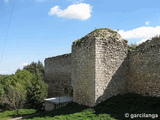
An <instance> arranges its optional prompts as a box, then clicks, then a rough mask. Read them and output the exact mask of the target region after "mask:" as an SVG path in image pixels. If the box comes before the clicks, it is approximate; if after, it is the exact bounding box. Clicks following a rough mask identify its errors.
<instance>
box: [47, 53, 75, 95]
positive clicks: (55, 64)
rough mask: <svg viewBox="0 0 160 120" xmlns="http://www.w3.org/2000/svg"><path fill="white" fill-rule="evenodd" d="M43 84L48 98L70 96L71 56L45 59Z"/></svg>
mask: <svg viewBox="0 0 160 120" xmlns="http://www.w3.org/2000/svg"><path fill="white" fill-rule="evenodd" d="M45 82H46V83H47V84H48V97H59V96H65V95H68V96H70V95H72V87H71V54H65V55H61V56H56V57H51V58H47V59H45Z"/></svg>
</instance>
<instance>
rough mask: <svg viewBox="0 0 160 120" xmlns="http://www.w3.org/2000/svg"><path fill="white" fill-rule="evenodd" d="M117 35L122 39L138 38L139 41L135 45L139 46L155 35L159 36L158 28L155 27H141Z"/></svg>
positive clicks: (121, 31) (159, 27) (122, 31)
mask: <svg viewBox="0 0 160 120" xmlns="http://www.w3.org/2000/svg"><path fill="white" fill-rule="evenodd" d="M118 33H119V34H120V35H121V36H122V37H123V38H124V39H133V38H139V39H141V40H140V41H139V42H137V44H141V43H142V42H145V41H146V40H148V39H150V38H152V37H154V36H156V35H160V26H156V27H146V26H143V27H139V28H136V29H133V30H129V31H124V30H120V31H119V32H118Z"/></svg>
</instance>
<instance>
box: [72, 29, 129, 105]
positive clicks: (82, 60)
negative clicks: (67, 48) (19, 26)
mask: <svg viewBox="0 0 160 120" xmlns="http://www.w3.org/2000/svg"><path fill="white" fill-rule="evenodd" d="M127 51H128V50H127V43H125V41H124V40H123V39H122V38H121V36H120V35H119V34H118V33H117V32H115V31H112V30H110V29H98V30H95V31H93V32H91V33H89V34H88V35H86V36H85V37H83V38H81V39H79V40H78V41H75V42H74V43H73V46H72V86H73V101H74V102H78V103H80V104H83V105H88V106H94V105H96V104H98V103H100V102H101V101H104V100H106V99H107V98H109V97H112V96H114V95H117V94H123V93H124V92H125V88H126V80H127V70H128V69H127V60H126V57H127Z"/></svg>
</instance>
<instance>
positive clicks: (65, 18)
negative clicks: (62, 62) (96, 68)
mask: <svg viewBox="0 0 160 120" xmlns="http://www.w3.org/2000/svg"><path fill="white" fill-rule="evenodd" d="M98 28H111V29H113V30H118V32H119V34H120V35H121V36H122V37H123V38H124V39H126V40H128V43H129V44H140V43H141V42H144V41H145V40H147V39H150V38H151V37H153V36H155V35H159V34H160V1H159V0H98V1H97V0H0V74H14V73H15V71H16V70H17V69H19V68H20V69H21V68H23V66H25V65H27V64H30V63H31V62H33V61H34V62H37V61H38V60H40V61H41V62H43V63H44V60H45V58H48V57H52V56H57V55H61V54H66V53H70V52H71V45H72V42H73V41H75V40H77V39H79V38H81V37H83V36H85V35H86V34H88V33H89V32H91V31H93V30H95V29H98Z"/></svg>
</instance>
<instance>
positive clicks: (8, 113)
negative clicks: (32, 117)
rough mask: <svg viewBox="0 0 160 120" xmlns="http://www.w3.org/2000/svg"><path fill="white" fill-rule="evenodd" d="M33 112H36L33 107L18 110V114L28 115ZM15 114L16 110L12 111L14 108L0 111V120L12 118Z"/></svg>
mask: <svg viewBox="0 0 160 120" xmlns="http://www.w3.org/2000/svg"><path fill="white" fill-rule="evenodd" d="M33 113H36V110H34V109H20V110H19V114H20V116H23V115H29V114H33ZM15 115H16V111H14V110H12V111H5V112H0V120H8V119H11V118H14V117H15Z"/></svg>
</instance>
